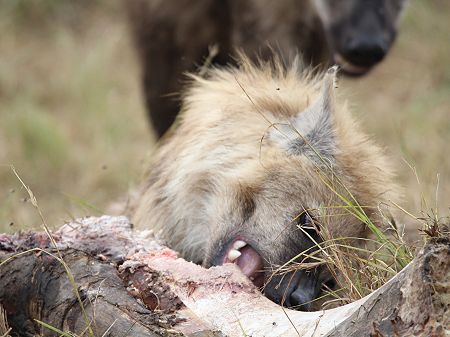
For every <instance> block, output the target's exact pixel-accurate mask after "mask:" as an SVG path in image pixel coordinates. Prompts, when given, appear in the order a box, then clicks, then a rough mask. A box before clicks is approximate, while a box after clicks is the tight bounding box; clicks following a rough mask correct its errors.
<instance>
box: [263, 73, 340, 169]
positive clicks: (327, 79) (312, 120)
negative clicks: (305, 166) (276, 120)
mask: <svg viewBox="0 0 450 337" xmlns="http://www.w3.org/2000/svg"><path fill="white" fill-rule="evenodd" d="M337 70H338V67H337V66H334V67H332V68H330V69H328V71H327V72H326V74H325V76H324V79H323V84H322V93H321V95H320V97H319V98H318V99H317V101H316V102H315V103H314V104H312V105H310V106H309V107H308V108H307V109H306V110H304V111H302V112H300V113H299V114H297V116H295V117H294V118H293V119H291V120H289V121H288V122H287V123H286V124H277V125H276V127H274V128H273V129H272V130H271V133H270V138H271V139H272V140H273V141H275V142H276V143H277V144H278V145H280V146H281V147H282V148H283V149H285V150H286V151H287V152H288V153H289V154H292V155H305V156H307V157H308V158H310V159H311V160H313V161H314V162H316V163H321V162H323V160H326V161H327V162H329V161H332V160H333V158H334V154H335V152H336V142H335V132H334V127H333V115H334V112H335V109H336V107H335V94H334V91H335V87H336V73H337Z"/></svg>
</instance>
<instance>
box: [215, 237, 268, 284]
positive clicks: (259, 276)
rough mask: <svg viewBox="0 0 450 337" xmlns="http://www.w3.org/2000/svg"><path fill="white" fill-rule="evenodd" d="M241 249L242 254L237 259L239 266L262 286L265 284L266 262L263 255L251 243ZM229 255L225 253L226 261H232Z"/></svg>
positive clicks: (254, 281) (255, 282) (246, 274)
mask: <svg viewBox="0 0 450 337" xmlns="http://www.w3.org/2000/svg"><path fill="white" fill-rule="evenodd" d="M239 251H240V252H241V256H239V257H238V259H237V260H236V264H237V266H238V267H239V268H240V269H241V271H242V273H243V274H244V275H245V276H247V277H248V278H250V279H251V280H252V281H253V283H254V284H255V285H256V286H257V287H262V286H263V285H264V273H263V269H264V263H263V260H262V258H261V256H260V255H259V254H258V252H257V251H256V250H255V249H254V248H252V246H250V245H247V246H245V247H243V248H241V249H240V250H239ZM227 255H228V254H227ZM227 255H225V259H224V263H227V262H230V261H229V260H228V258H227Z"/></svg>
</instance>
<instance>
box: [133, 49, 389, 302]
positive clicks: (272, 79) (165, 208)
mask: <svg viewBox="0 0 450 337" xmlns="http://www.w3.org/2000/svg"><path fill="white" fill-rule="evenodd" d="M240 60H241V61H240V62H239V64H240V66H239V67H238V68H234V67H230V68H226V67H224V68H222V69H220V68H216V69H211V70H209V71H208V74H207V75H206V76H205V77H199V76H192V81H191V83H190V84H189V86H188V89H187V92H186V94H185V96H184V98H183V104H182V111H181V115H180V125H179V126H178V128H177V129H175V130H174V131H173V134H172V135H171V136H170V137H165V138H164V140H163V141H162V145H161V147H160V148H159V150H158V152H157V154H156V155H155V156H154V158H153V160H154V164H153V165H152V166H151V169H150V173H149V176H148V178H147V179H146V181H145V183H144V184H143V187H142V190H141V192H140V194H139V197H138V198H137V201H136V202H135V205H134V206H133V207H132V219H133V221H134V223H136V224H137V225H138V226H139V227H141V228H152V229H153V230H154V231H155V232H156V233H158V235H160V236H161V237H162V238H163V239H164V240H165V241H167V243H168V245H169V246H170V247H172V248H174V249H176V250H177V251H179V252H180V253H181V255H182V256H183V257H184V258H186V259H187V260H191V261H194V262H196V263H198V264H202V265H203V266H205V267H210V266H215V265H222V264H224V263H235V264H236V265H237V266H239V268H240V269H241V270H242V272H243V273H244V274H245V275H246V276H248V277H249V278H250V279H251V280H252V281H253V282H254V284H255V285H256V286H258V287H262V288H263V292H264V294H265V295H266V296H267V297H268V298H270V299H271V300H273V301H274V302H277V303H280V304H283V305H285V306H288V307H297V308H298V307H300V309H302V310H311V309H312V306H311V304H308V302H310V301H311V300H313V299H315V298H317V296H318V295H319V293H320V291H321V288H322V286H323V285H324V284H327V285H328V286H332V283H333V279H332V277H331V276H330V273H329V271H328V269H327V268H325V267H316V268H315V269H313V270H309V271H301V270H300V271H292V272H290V273H287V274H284V275H272V272H271V270H272V269H273V268H275V267H274V266H279V265H282V264H283V263H286V262H287V261H289V260H291V259H294V258H295V257H296V256H297V255H298V254H299V253H301V252H304V251H305V250H306V249H310V248H312V247H315V246H316V243H318V242H320V239H321V235H320V233H319V232H318V231H319V229H320V228H325V227H321V226H326V229H327V231H328V232H329V233H330V235H332V236H333V235H334V236H341V237H366V236H367V234H368V233H367V232H368V229H367V228H366V226H365V225H364V224H362V223H361V221H359V220H358V219H357V218H356V217H354V216H353V215H351V214H344V215H342V213H343V212H342V208H339V207H338V206H339V205H342V203H343V202H342V200H341V199H340V197H339V195H344V194H345V193H350V195H351V197H352V198H355V199H356V200H357V201H358V202H359V203H360V205H370V206H374V208H368V209H367V211H366V212H367V214H368V216H370V217H371V218H372V220H373V221H374V222H375V223H379V222H380V219H379V218H378V217H379V216H378V215H377V214H378V213H377V212H375V211H374V209H375V208H376V207H377V206H379V204H382V203H386V202H387V201H388V200H391V199H392V198H395V190H396V189H395V187H394V185H393V183H392V181H391V179H392V178H391V176H392V174H391V169H390V167H389V163H388V161H387V159H386V158H385V155H384V154H383V151H382V150H381V149H380V148H379V147H378V146H376V145H375V144H374V143H373V142H372V141H371V140H370V139H369V138H368V137H367V136H366V135H365V134H363V133H362V132H361V131H360V129H359V126H358V124H357V123H356V122H355V121H354V120H353V119H352V117H351V116H350V114H349V112H348V111H347V109H346V105H345V104H342V103H340V100H339V99H337V98H336V97H335V88H334V77H335V74H334V68H333V69H331V70H330V71H329V72H328V73H327V74H326V75H325V76H324V78H323V79H321V78H320V77H319V76H318V75H313V74H311V73H308V72H307V71H302V70H301V69H302V67H301V66H300V65H299V64H300V62H298V59H297V61H294V62H293V63H292V65H291V66H289V67H285V66H283V65H282V63H281V62H279V61H274V62H271V63H262V64H259V65H258V66H255V65H254V63H252V62H251V61H249V60H248V59H246V58H245V57H242V58H241V59H240ZM331 186H335V187H334V188H331ZM318 224H320V225H318ZM297 259H301V257H297Z"/></svg>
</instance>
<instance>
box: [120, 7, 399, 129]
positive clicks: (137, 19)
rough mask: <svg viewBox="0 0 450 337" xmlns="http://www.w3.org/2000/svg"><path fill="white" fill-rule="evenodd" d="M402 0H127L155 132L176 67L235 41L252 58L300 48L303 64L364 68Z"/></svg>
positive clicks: (389, 33) (355, 71)
mask: <svg viewBox="0 0 450 337" xmlns="http://www.w3.org/2000/svg"><path fill="white" fill-rule="evenodd" d="M405 1H406V0H345V1H342V0H302V1H298V0H276V1H274V0H222V1H217V0H195V1H193V0H127V1H126V7H127V9H128V11H129V13H130V23H131V27H132V32H133V34H132V35H133V37H134V39H135V42H136V45H137V47H138V50H139V55H140V59H141V65H142V73H143V79H142V80H143V89H144V95H145V99H146V105H147V110H148V111H149V117H150V120H151V122H152V124H153V126H154V128H155V131H156V133H157V135H158V136H161V135H162V134H164V133H165V131H166V130H167V129H168V128H169V127H170V125H171V124H172V123H173V121H174V119H175V117H176V115H177V114H178V111H179V105H178V102H177V100H176V97H174V94H175V95H176V94H178V93H179V92H180V91H181V86H182V85H181V74H182V73H183V72H186V71H194V70H195V69H196V68H197V67H198V66H200V65H202V64H203V63H204V62H205V59H206V58H207V57H208V55H209V47H210V46H211V45H216V46H218V53H217V54H216V55H214V57H213V59H212V61H213V62H214V63H216V64H222V65H223V64H226V63H229V62H233V56H234V55H235V53H234V50H235V48H240V49H242V50H244V51H245V52H246V53H247V55H249V56H250V57H251V58H254V57H256V55H258V57H262V58H266V57H270V55H271V53H272V51H271V49H273V50H276V51H277V52H278V53H280V54H281V55H283V57H284V58H285V59H288V58H289V57H290V55H293V54H295V53H296V52H297V51H298V52H300V53H301V54H302V57H303V61H304V62H305V64H308V65H309V64H311V65H313V66H319V67H320V66H322V67H325V68H326V67H328V66H329V65H330V64H333V63H337V64H339V65H340V66H341V67H342V69H343V70H344V71H345V72H347V73H348V74H352V75H362V74H365V73H367V72H368V71H369V70H370V69H371V68H372V67H373V66H374V65H376V64H377V63H378V62H380V61H381V60H382V59H383V58H384V56H385V55H386V53H387V52H388V50H389V49H390V47H391V45H392V43H393V41H394V39H395V36H396V32H397V25H398V21H399V16H400V13H401V12H402V7H403V4H404V2H405Z"/></svg>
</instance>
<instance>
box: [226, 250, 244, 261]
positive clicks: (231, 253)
mask: <svg viewBox="0 0 450 337" xmlns="http://www.w3.org/2000/svg"><path fill="white" fill-rule="evenodd" d="M239 256H241V252H240V251H238V250H236V249H232V250H230V251H229V252H228V260H229V261H230V262H234V261H235V260H237V258H238V257H239Z"/></svg>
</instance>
